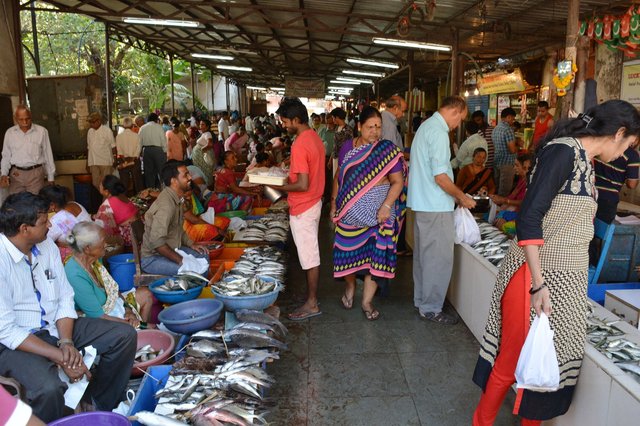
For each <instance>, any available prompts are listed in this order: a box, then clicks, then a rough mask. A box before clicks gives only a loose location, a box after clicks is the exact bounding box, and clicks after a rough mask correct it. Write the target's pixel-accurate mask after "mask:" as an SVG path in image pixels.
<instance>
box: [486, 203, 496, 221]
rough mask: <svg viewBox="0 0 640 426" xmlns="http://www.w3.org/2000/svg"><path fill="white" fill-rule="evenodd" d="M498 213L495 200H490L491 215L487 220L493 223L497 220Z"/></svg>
mask: <svg viewBox="0 0 640 426" xmlns="http://www.w3.org/2000/svg"><path fill="white" fill-rule="evenodd" d="M497 214H498V205H497V204H496V203H494V202H493V200H489V217H488V218H487V222H489V223H493V221H494V220H496V215H497Z"/></svg>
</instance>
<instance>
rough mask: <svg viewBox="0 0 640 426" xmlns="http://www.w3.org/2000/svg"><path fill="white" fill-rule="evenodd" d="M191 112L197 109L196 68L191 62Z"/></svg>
mask: <svg viewBox="0 0 640 426" xmlns="http://www.w3.org/2000/svg"><path fill="white" fill-rule="evenodd" d="M191 107H192V108H191V112H195V111H196V70H195V66H194V65H193V62H191Z"/></svg>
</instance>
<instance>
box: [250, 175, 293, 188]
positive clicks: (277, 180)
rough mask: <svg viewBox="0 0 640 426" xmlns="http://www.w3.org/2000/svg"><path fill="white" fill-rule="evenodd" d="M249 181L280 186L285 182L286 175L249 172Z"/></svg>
mask: <svg viewBox="0 0 640 426" xmlns="http://www.w3.org/2000/svg"><path fill="white" fill-rule="evenodd" d="M247 176H249V183H257V184H260V185H273V186H282V185H284V184H285V183H287V177H286V176H285V177H280V176H264V175H256V174H252V173H249V174H248V175H247Z"/></svg>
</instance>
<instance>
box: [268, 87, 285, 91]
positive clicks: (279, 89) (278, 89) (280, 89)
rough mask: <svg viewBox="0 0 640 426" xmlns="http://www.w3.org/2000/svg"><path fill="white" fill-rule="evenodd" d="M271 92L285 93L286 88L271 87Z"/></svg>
mask: <svg viewBox="0 0 640 426" xmlns="http://www.w3.org/2000/svg"><path fill="white" fill-rule="evenodd" d="M269 89H270V90H275V91H276V92H284V90H285V89H284V87H269Z"/></svg>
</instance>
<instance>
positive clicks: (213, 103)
mask: <svg viewBox="0 0 640 426" xmlns="http://www.w3.org/2000/svg"><path fill="white" fill-rule="evenodd" d="M209 77H210V78H209V82H210V83H211V115H213V113H214V112H215V111H216V91H215V90H213V70H211V74H210V75H209Z"/></svg>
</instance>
